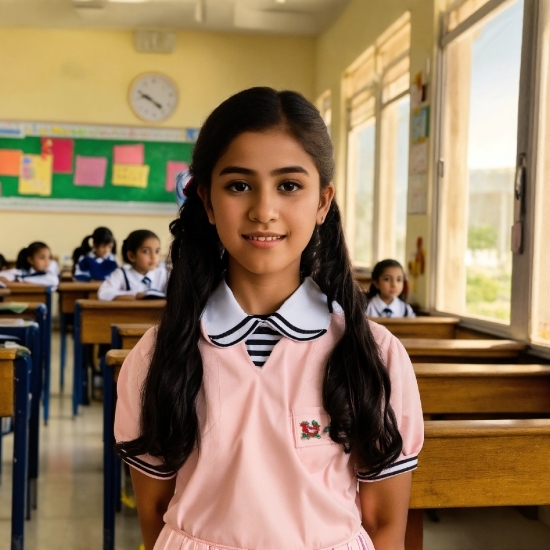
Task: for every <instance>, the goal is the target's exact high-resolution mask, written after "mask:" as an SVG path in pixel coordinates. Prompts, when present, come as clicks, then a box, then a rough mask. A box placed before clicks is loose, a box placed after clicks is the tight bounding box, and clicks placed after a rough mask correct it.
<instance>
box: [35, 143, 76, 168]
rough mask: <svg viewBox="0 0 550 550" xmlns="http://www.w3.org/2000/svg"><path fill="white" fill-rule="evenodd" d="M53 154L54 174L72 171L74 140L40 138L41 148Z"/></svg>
mask: <svg viewBox="0 0 550 550" xmlns="http://www.w3.org/2000/svg"><path fill="white" fill-rule="evenodd" d="M45 147H46V148H48V152H49V154H51V155H53V171H54V174H71V173H72V171H73V154H74V141H73V140H72V139H59V138H42V148H43V149H44V148H45Z"/></svg>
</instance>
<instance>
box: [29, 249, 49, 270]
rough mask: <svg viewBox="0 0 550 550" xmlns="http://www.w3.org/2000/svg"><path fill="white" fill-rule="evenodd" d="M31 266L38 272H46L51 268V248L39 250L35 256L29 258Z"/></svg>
mask: <svg viewBox="0 0 550 550" xmlns="http://www.w3.org/2000/svg"><path fill="white" fill-rule="evenodd" d="M27 260H28V262H29V264H30V266H31V267H32V268H34V269H35V270H36V271H46V270H47V269H48V267H49V266H50V260H51V252H50V249H49V248H41V249H40V250H37V251H36V252H35V253H34V255H33V256H29V257H28V258H27Z"/></svg>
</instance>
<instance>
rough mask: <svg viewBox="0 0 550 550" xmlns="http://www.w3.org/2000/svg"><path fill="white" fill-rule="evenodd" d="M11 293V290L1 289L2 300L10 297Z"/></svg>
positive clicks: (0, 296)
mask: <svg viewBox="0 0 550 550" xmlns="http://www.w3.org/2000/svg"><path fill="white" fill-rule="evenodd" d="M10 293H11V290H10V289H9V288H0V298H3V297H4V296H9V295H10Z"/></svg>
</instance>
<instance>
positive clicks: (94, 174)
mask: <svg viewBox="0 0 550 550" xmlns="http://www.w3.org/2000/svg"><path fill="white" fill-rule="evenodd" d="M106 173H107V157H81V156H80V155H76V163H75V171H74V184H75V185H87V186H90V187H103V186H104V185H105V174H106Z"/></svg>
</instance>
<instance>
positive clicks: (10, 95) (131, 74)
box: [0, 29, 315, 258]
mask: <svg viewBox="0 0 550 550" xmlns="http://www.w3.org/2000/svg"><path fill="white" fill-rule="evenodd" d="M176 43H177V46H176V50H175V52H174V53H172V54H144V53H137V52H136V51H135V50H134V46H133V34H132V33H131V32H128V31H80V30H79V31H76V30H39V29H0V44H2V47H1V48H0V68H1V73H2V74H1V77H0V118H1V119H8V120H30V121H33V120H36V121H52V122H71V123H92V124H124V125H140V124H142V123H141V122H140V120H139V119H138V118H137V117H136V116H135V115H134V114H133V113H132V111H131V110H130V107H129V105H128V101H127V96H128V88H129V86H130V83H131V81H132V80H133V79H134V78H135V77H136V76H137V75H139V74H141V73H143V72H146V71H159V72H162V73H164V74H167V75H168V76H170V77H171V78H172V79H174V80H175V81H176V82H177V84H178V88H179V93H180V101H179V106H178V109H177V111H176V112H175V113H174V115H173V116H172V117H171V118H170V119H169V120H168V121H167V122H165V123H164V124H163V125H164V126H169V127H198V126H200V125H201V123H202V121H203V120H204V118H205V117H206V116H207V115H208V113H209V112H210V111H211V110H212V109H213V108H214V107H215V106H216V105H217V104H218V103H220V102H221V101H222V100H223V99H225V98H226V97H227V96H229V95H231V94H232V93H235V92H237V91H238V90H241V89H243V88H247V87H250V86H257V85H267V86H273V87H276V88H291V89H295V90H298V91H300V92H302V93H303V94H304V95H306V96H307V97H308V98H310V99H313V98H314V78H315V74H314V73H315V40H314V39H313V38H298V37H273V36H259V35H252V34H249V35H238V34H225V33H209V32H191V31H186V32H183V31H182V32H178V33H177V40H176ZM169 219H170V216H125V215H123V216H120V215H116V214H105V215H97V214H81V213H78V214H69V213H66V214H50V213H29V212H18V213H7V212H5V211H2V210H0V252H1V253H3V254H4V255H5V256H6V257H10V258H13V257H15V255H16V253H17V251H18V250H19V249H20V248H21V247H22V246H24V245H26V244H28V243H29V242H30V241H32V240H37V239H41V240H44V241H46V242H47V243H48V244H50V246H51V247H52V250H53V252H54V254H58V255H59V256H62V255H64V254H66V253H67V252H68V251H71V250H72V249H73V248H74V247H75V246H76V245H77V244H78V242H79V241H80V240H81V239H82V237H84V236H85V235H86V234H87V233H88V232H89V231H90V229H93V228H94V227H95V226H97V225H100V224H101V225H106V226H108V227H111V228H112V229H113V231H114V232H115V234H116V236H117V238H124V237H125V236H126V235H127V234H128V233H129V232H130V231H131V230H133V229H136V228H141V227H146V228H150V229H152V230H154V231H156V232H158V233H159V236H161V234H162V236H161V237H162V238H163V241H166V237H165V235H166V234H167V222H168V221H169ZM14 229H15V233H14Z"/></svg>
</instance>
